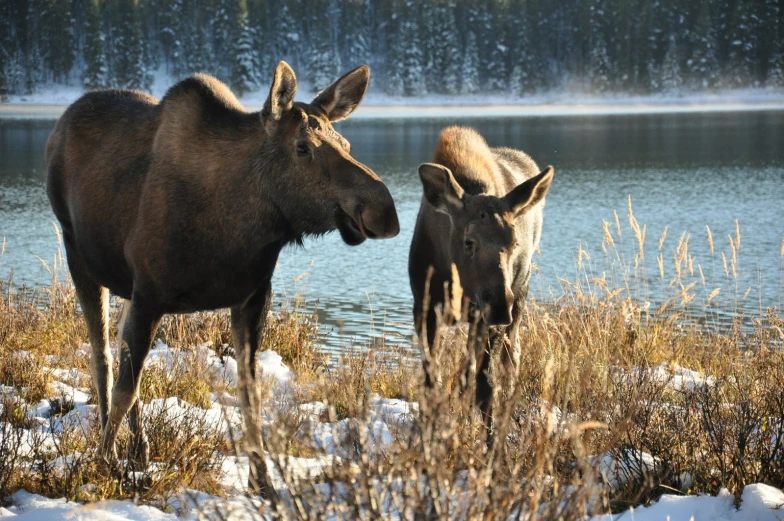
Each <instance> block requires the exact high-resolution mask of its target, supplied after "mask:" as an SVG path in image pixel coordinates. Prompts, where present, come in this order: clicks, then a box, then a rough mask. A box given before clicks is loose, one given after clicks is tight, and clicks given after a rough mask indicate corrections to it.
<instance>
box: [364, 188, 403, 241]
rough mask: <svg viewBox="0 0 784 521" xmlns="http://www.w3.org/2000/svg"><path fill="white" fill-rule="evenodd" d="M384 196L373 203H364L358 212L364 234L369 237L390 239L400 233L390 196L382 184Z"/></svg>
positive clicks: (395, 211)
mask: <svg viewBox="0 0 784 521" xmlns="http://www.w3.org/2000/svg"><path fill="white" fill-rule="evenodd" d="M381 186H382V187H383V190H384V191H385V192H386V194H384V195H385V197H382V198H381V199H382V200H381V201H378V202H376V203H375V204H369V205H366V206H365V207H364V208H363V209H362V211H361V212H360V214H359V221H360V223H361V226H362V228H363V232H364V234H365V235H366V236H367V237H368V238H369V239H390V238H392V237H394V236H396V235H397V234H398V233H400V223H399V222H398V219H397V210H396V209H395V203H394V201H393V200H392V196H391V195H390V194H389V191H388V190H387V189H386V187H385V186H384V185H381Z"/></svg>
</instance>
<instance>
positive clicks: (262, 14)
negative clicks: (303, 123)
mask: <svg viewBox="0 0 784 521" xmlns="http://www.w3.org/2000/svg"><path fill="white" fill-rule="evenodd" d="M281 59H284V60H287V61H289V63H291V64H292V65H293V66H294V68H295V70H296V71H297V74H298V75H299V77H300V79H301V80H304V81H306V82H308V83H309V84H310V85H311V87H312V88H313V89H314V90H315V89H319V88H322V87H324V86H326V85H327V84H328V82H330V81H332V80H334V79H335V78H336V77H337V76H338V75H339V74H340V73H342V72H345V71H346V70H348V69H350V68H353V67H355V66H357V65H359V64H361V63H368V64H370V65H371V68H372V70H373V77H374V88H375V89H376V90H377V91H379V92H380V91H384V92H386V93H388V94H391V95H405V96H419V95H422V94H426V93H437V94H469V93H485V92H504V93H509V94H512V95H525V94H527V93H532V92H541V91H547V90H553V89H561V90H573V91H579V92H590V93H603V92H629V93H640V94H645V93H658V92H664V93H669V92H680V91H683V90H689V91H702V90H711V89H726V88H745V87H771V86H772V87H784V0H560V1H557V2H553V1H550V0H481V1H477V2H469V1H456V0H342V1H341V0H293V1H288V0H2V1H1V2H0V98H5V97H6V96H8V95H12V94H31V93H34V92H36V90H37V89H41V88H42V87H43V86H46V85H52V84H64V85H83V86H84V87H85V88H95V87H108V86H111V87H127V88H136V89H142V90H149V89H150V88H151V85H152V82H153V78H154V76H155V75H156V74H165V75H167V76H168V77H169V78H171V80H172V81H174V80H176V79H178V78H182V77H184V76H186V75H188V74H190V73H191V72H194V71H206V72H209V73H212V74H214V75H216V76H218V77H219V78H221V79H223V80H224V81H226V82H227V83H228V84H229V85H230V86H231V87H232V88H233V89H234V90H235V91H236V92H238V93H239V94H242V93H244V92H248V91H251V90H256V89H259V88H266V85H267V84H268V83H269V80H270V74H271V70H272V67H273V66H274V64H275V63H276V62H277V61H278V60H281Z"/></svg>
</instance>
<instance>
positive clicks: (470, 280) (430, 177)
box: [408, 127, 553, 444]
mask: <svg viewBox="0 0 784 521" xmlns="http://www.w3.org/2000/svg"><path fill="white" fill-rule="evenodd" d="M433 161H434V162H433V163H425V164H423V165H421V166H420V167H419V177H420V179H421V181H422V185H423V188H424V197H423V198H422V204H421V206H420V209H419V215H418V216H417V221H416V228H415V230H414V237H413V240H412V242H411V251H410V253H409V261H408V272H409V277H410V282H411V290H412V292H413V294H414V323H415V325H416V330H417V334H418V335H419V338H420V341H421V342H422V343H423V344H424V345H423V348H424V349H426V350H431V351H430V353H432V349H433V346H434V345H435V344H434V343H435V342H436V341H437V338H438V331H437V329H438V327H437V325H438V322H437V313H438V311H439V309H442V308H443V304H444V302H445V300H447V301H448V302H452V299H453V297H454V295H452V288H453V285H452V278H453V276H452V266H453V265H454V266H455V267H456V269H457V274H458V276H459V280H460V284H461V286H462V290H463V296H462V297H464V298H465V300H466V301H467V302H468V304H469V305H468V306H467V309H468V313H467V317H468V318H469V319H470V320H471V321H472V322H473V323H474V326H475V329H474V333H472V334H469V341H468V342H469V345H468V349H469V350H471V351H473V352H474V353H475V355H476V362H477V367H476V380H475V383H476V404H477V405H478V406H479V408H480V410H481V411H482V415H483V420H484V422H485V425H486V427H487V431H488V438H487V440H488V444H491V443H492V429H491V426H492V412H491V407H492V398H493V397H492V394H493V385H492V382H493V381H497V380H498V379H499V378H506V380H507V384H508V386H509V387H510V388H511V386H513V385H514V379H515V378H516V375H517V374H518V366H519V363H520V342H519V336H518V333H519V328H520V323H521V321H522V317H523V309H524V306H525V298H526V296H527V294H528V283H529V280H530V278H531V259H532V256H533V253H534V250H536V248H537V246H538V244H539V237H540V235H541V231H542V214H543V207H544V198H545V195H546V194H547V190H548V189H549V188H550V183H551V182H552V179H553V168H552V167H547V168H546V169H545V170H544V171H542V172H541V173H540V172H539V168H538V167H537V166H536V163H534V161H533V160H532V159H531V158H530V157H528V155H526V154H524V153H523V152H520V151H518V150H513V149H510V148H490V147H489V146H488V145H487V143H486V142H485V140H484V139H483V138H482V136H480V135H479V134H478V133H477V132H475V131H474V130H472V129H469V128H461V127H450V128H447V129H445V130H443V131H442V133H441V136H440V139H439V142H438V145H437V147H436V151H435V157H434V159H433ZM445 285H446V288H447V289H446V291H447V292H448V293H446V294H445ZM457 298H461V297H460V296H459V295H458V296H457ZM445 318H447V321H448V320H449V317H445ZM425 342H426V343H425ZM491 355H492V356H497V357H498V364H494V370H495V368H496V367H497V368H501V369H502V371H498V373H505V374H493V375H490V374H488V373H489V369H490V358H491ZM429 358H430V357H429V356H427V353H426V355H425V356H424V358H423V361H424V369H425V382H426V384H427V385H428V386H432V385H433V381H432V375H431V369H430V364H429Z"/></svg>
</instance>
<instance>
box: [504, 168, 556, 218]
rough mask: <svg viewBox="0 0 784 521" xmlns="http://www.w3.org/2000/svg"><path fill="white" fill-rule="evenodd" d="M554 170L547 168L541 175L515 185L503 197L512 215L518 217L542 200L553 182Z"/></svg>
mask: <svg viewBox="0 0 784 521" xmlns="http://www.w3.org/2000/svg"><path fill="white" fill-rule="evenodd" d="M554 173H555V170H554V169H553V167H552V166H548V167H547V168H545V169H544V170H542V172H541V173H539V174H538V175H536V176H534V177H532V178H531V179H528V180H527V181H525V182H524V183H522V184H519V185H517V186H516V187H515V188H514V189H513V190H512V191H511V192H509V193H508V194H506V195H505V196H504V200H505V201H506V203H507V204H508V205H509V208H511V210H512V213H514V214H515V215H520V214H521V213H523V212H524V211H526V210H528V209H530V208H532V207H533V206H534V205H535V204H536V203H538V202H539V201H541V200H542V199H544V196H545V195H547V190H549V189H550V183H552V182H553V174H554Z"/></svg>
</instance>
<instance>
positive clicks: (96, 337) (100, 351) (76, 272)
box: [65, 234, 114, 434]
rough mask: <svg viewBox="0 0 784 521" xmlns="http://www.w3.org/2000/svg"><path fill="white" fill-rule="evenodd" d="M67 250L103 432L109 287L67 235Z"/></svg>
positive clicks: (109, 379) (108, 373)
mask: <svg viewBox="0 0 784 521" xmlns="http://www.w3.org/2000/svg"><path fill="white" fill-rule="evenodd" d="M65 252H66V257H67V258H68V268H69V270H70V272H71V280H73V283H74V287H75V289H76V296H77V298H78V299H79V304H80V305H81V307H82V313H83V314H84V318H85V322H87V336H88V338H89V340H90V348H91V349H90V371H91V373H92V377H93V384H94V385H95V390H96V394H97V402H98V411H99V414H100V419H101V433H102V434H103V432H104V431H105V429H106V422H107V419H108V418H109V404H110V403H111V389H112V383H113V379H114V377H113V374H112V352H111V350H110V348H109V290H108V289H106V288H104V287H102V286H101V285H99V284H98V283H97V282H95V281H94V280H93V279H92V277H90V275H89V274H88V273H87V270H86V269H85V267H84V262H83V261H82V259H81V258H80V257H79V255H78V254H77V253H76V252H75V251H74V248H73V247H72V246H70V239H69V237H68V235H67V234H66V235H65Z"/></svg>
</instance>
